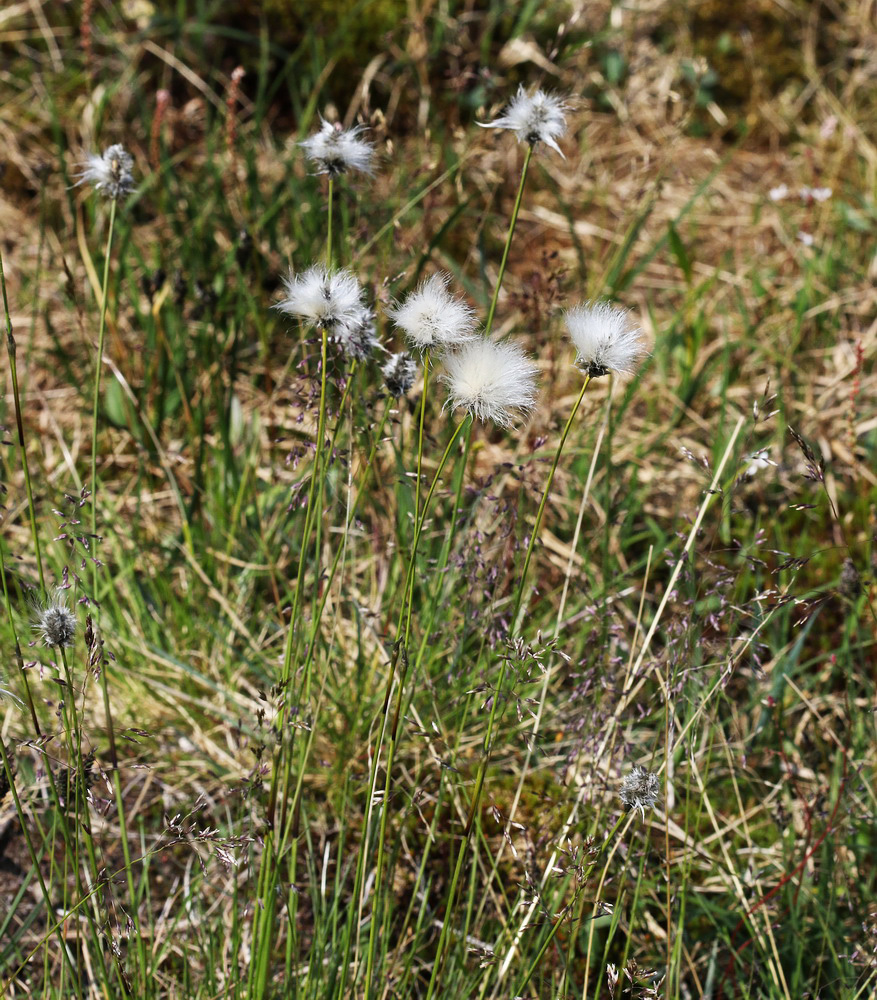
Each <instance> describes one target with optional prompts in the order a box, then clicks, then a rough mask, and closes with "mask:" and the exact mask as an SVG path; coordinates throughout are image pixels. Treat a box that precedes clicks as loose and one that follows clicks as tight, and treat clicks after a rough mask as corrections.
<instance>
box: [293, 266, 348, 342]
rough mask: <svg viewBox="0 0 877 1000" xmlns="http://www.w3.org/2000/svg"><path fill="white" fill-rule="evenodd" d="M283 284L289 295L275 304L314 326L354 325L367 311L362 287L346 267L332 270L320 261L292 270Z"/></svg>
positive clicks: (340, 326)
mask: <svg viewBox="0 0 877 1000" xmlns="http://www.w3.org/2000/svg"><path fill="white" fill-rule="evenodd" d="M283 285H284V289H285V291H286V296H285V298H283V299H282V300H281V301H280V302H278V303H277V304H276V305H275V306H274V308H275V309H279V310H280V311H281V312H284V313H287V314H288V315H290V316H298V317H299V319H302V320H305V321H306V322H310V323H312V324H313V325H314V326H318V327H325V328H326V329H327V330H330V331H334V330H335V329H336V328H338V329H340V328H342V327H355V326H356V325H357V324H358V323H359V321H360V320H361V319H362V316H363V313H364V311H365V305H364V304H363V300H362V288H361V287H360V284H359V282H358V281H357V280H356V276H355V275H354V274H353V272H352V271H349V270H347V269H346V268H342V269H341V270H338V271H331V270H329V268H327V267H325V266H324V265H322V264H317V265H315V266H314V267H309V268H308V269H307V270H306V271H302V272H301V274H293V272H292V271H290V272H289V275H288V276H287V277H286V278H284V279H283Z"/></svg>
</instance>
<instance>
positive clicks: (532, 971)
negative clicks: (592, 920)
mask: <svg viewBox="0 0 877 1000" xmlns="http://www.w3.org/2000/svg"><path fill="white" fill-rule="evenodd" d="M626 815H627V814H626V813H624V812H622V813H621V815H620V816H619V817H618V819H617V820H616V822H615V825H614V826H613V827H612V829H611V830H610V831H609V834H608V836H607V837H606V839H605V840H604V841H603V842H602V843H601V844H600V847H599V850H598V851H597V853H596V854H595V855H594V856H593V857H592V858H591V860H590V862H589V864H588V868H587V871H586V872H585V873H584V876H583V878H582V882H583V883H586V882H587V880H588V879H589V878H590V877H591V875H592V874H593V872H594V869H595V868H596V867H597V859H598V858H599V857H600V856H601V855H602V854H603V852H604V851H605V850H606V846H607V845H608V844H609V843H610V842H611V841H613V840H614V839H615V835H616V834H617V833H618V831H619V829H620V828H621V824H622V823H623V822H624V820H625V817H626ZM600 881H601V884H602V879H601V880H600ZM568 912H569V908H568V907H565V908H564V910H563V911H562V912H561V914H560V916H558V918H557V920H556V921H555V922H554V924H553V925H552V927H551V931H550V933H549V934H548V937H547V938H546V939H545V940H544V941H543V942H542V945H541V947H540V948H539V951H538V952H537V953H536V957H535V958H534V959H533V961H532V962H531V963H530V967H529V969H527V972H526V973H525V975H524V978H523V979H522V980H521V982H520V983H518V985H517V987H516V988H515V992H514V995H515V996H522V995H523V993H524V990H525V989H526V988H527V986H528V985H529V983H530V980H531V979H532V978H533V976H534V974H535V972H536V970H537V969H538V968H539V964H540V963H541V961H542V959H543V958H544V956H545V952H546V951H548V948H549V946H550V945H551V942H552V941H553V940H554V936H555V934H557V932H558V930H559V929H560V925H561V924H562V923H563V921H564V919H565V917H566V916H567V913H568Z"/></svg>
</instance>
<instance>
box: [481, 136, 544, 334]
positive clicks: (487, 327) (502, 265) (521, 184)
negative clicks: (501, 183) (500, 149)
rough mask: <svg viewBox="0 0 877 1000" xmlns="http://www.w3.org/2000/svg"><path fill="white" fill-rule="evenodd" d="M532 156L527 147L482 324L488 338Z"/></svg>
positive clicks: (531, 151)
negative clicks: (491, 294)
mask: <svg viewBox="0 0 877 1000" xmlns="http://www.w3.org/2000/svg"><path fill="white" fill-rule="evenodd" d="M532 155H533V147H532V146H527V153H526V155H525V156H524V165H523V167H522V168H521V180H520V182H519V183H518V194H517V197H516V198H515V205H514V208H513V209H512V217H511V221H510V222H509V231H508V234H507V235H506V238H505V247H504V248H503V251H502V261H501V262H500V265H499V274H497V276H496V288H494V290H493V298H492V299H491V301H490V310H489V311H488V313H487V322H486V323H485V324H484V336H485V337H488V336H490V331H491V330H492V329H493V316H494V313H495V312H496V304H497V302H498V301H499V290H500V289H501V288H502V279H503V277H504V275H505V269H506V264H507V263H508V259H509V250H510V249H511V246H512V237H513V236H514V235H515V226H516V225H517V222H518V212H520V210H521V200H522V199H523V197H524V185H525V184H526V182H527V168H528V167H529V166H530V157H531V156H532Z"/></svg>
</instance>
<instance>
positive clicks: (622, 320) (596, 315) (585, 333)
mask: <svg viewBox="0 0 877 1000" xmlns="http://www.w3.org/2000/svg"><path fill="white" fill-rule="evenodd" d="M564 319H565V320H566V326H567V329H568V330H569V335H570V337H571V338H572V342H573V344H574V345H575V348H576V351H577V352H578V357H577V358H576V364H577V365H578V366H579V367H580V368H581V369H582V370H583V371H584V372H585V373H586V374H588V375H590V376H591V378H599V377H600V376H601V375H608V374H609V372H615V373H617V374H620V375H632V374H633V373H634V372H635V371H636V366H637V364H638V363H639V362H640V360H641V359H642V357H643V355H644V354H645V353H646V349H645V344H644V343H643V336H642V331H641V330H640V328H639V327H638V326H635V325H634V324H633V322H632V320H631V317H630V313H629V312H628V311H627V310H626V309H621V308H619V307H618V306H613V305H610V303H608V302H593V303H591V302H586V303H585V304H584V305H581V306H574V307H573V308H572V309H568V310H567V312H566V314H565V316H564Z"/></svg>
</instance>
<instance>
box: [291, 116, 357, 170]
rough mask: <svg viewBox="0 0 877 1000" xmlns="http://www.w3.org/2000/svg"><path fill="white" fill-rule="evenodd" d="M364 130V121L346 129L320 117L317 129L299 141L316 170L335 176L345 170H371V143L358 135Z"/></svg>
mask: <svg viewBox="0 0 877 1000" xmlns="http://www.w3.org/2000/svg"><path fill="white" fill-rule="evenodd" d="M364 131H365V126H363V125H354V127H353V128H348V129H345V128H342V127H341V126H340V125H339V124H337V123H336V124H334V125H333V124H332V122H327V121H323V124H322V125H321V126H320V128H319V131H317V132H315V133H314V134H313V135H312V136H311V137H310V138H309V139H305V140H304V141H303V142H300V143H299V145H300V146H301V147H302V149H304V151H305V154H306V155H307V158H308V159H309V160H310V161H311V162H312V163H315V164H316V166H317V173H318V174H328V175H329V176H330V177H337V176H338V175H339V174H343V173H346V172H347V171H348V170H359V171H361V172H362V173H365V174H370V173H371V172H372V157H373V156H374V147H373V146H372V144H371V143H370V142H366V141H365V139H361V138H360V135H361V134H362V133H363V132H364Z"/></svg>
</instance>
